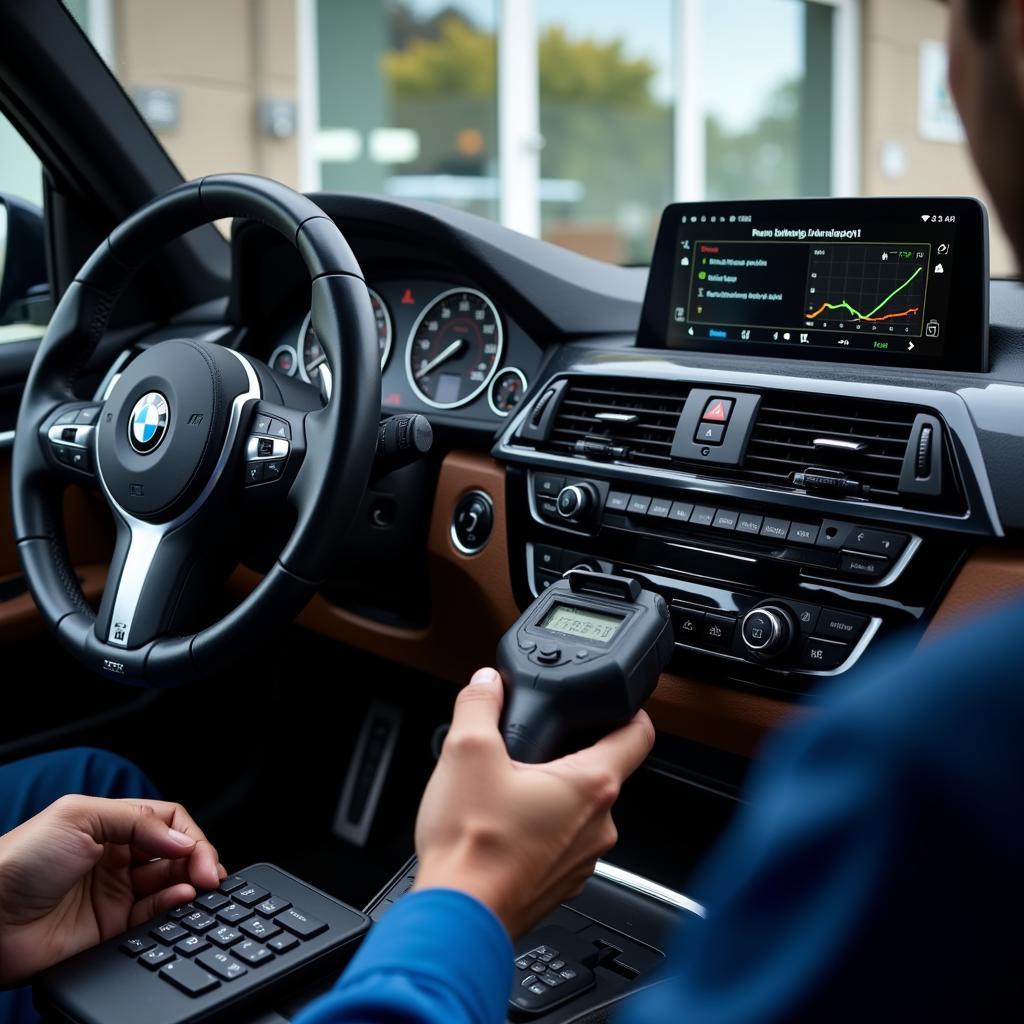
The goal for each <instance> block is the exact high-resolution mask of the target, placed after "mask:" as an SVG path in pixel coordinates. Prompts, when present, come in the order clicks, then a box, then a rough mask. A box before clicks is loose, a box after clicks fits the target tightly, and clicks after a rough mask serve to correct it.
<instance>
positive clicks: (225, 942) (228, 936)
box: [207, 924, 242, 948]
mask: <svg viewBox="0 0 1024 1024" xmlns="http://www.w3.org/2000/svg"><path fill="white" fill-rule="evenodd" d="M207 938H208V939H209V940H210V941H211V942H215V943H216V944H217V945H218V946H222V947H224V948H227V947H228V946H233V945H234V944H235V943H236V942H237V941H238V940H239V939H240V938H242V933H241V932H240V931H238V929H237V928H231V927H229V926H228V925H226V924H225V925H221V927H220V928H214V930H213V931H212V932H208V933H207Z"/></svg>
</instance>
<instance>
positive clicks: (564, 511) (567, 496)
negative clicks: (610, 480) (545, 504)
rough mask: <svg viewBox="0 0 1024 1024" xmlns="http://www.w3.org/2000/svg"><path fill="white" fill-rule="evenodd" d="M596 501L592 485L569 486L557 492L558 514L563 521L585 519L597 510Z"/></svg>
mask: <svg viewBox="0 0 1024 1024" xmlns="http://www.w3.org/2000/svg"><path fill="white" fill-rule="evenodd" d="M598 500H599V498H598V493H597V488H596V487H594V485H593V484H588V483H586V482H585V481H584V482H582V483H578V484H569V485H568V486H567V487H563V488H562V489H561V490H560V491H559V492H558V501H557V506H558V514H559V515H560V516H561V517H562V518H563V519H586V518H588V517H589V516H590V515H591V514H592V513H593V511H594V510H595V509H596V508H597V505H598Z"/></svg>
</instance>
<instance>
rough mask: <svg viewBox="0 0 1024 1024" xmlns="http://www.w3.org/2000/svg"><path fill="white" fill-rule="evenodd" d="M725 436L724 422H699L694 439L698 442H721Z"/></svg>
mask: <svg viewBox="0 0 1024 1024" xmlns="http://www.w3.org/2000/svg"><path fill="white" fill-rule="evenodd" d="M724 436H725V424H724V423H698V424H697V433H696V434H694V436H693V440H694V441H695V442H696V443H697V444H721V443H722V438H723V437H724Z"/></svg>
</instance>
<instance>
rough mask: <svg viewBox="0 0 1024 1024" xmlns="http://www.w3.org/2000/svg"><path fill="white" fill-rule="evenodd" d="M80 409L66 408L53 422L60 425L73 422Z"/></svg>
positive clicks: (76, 418)
mask: <svg viewBox="0 0 1024 1024" xmlns="http://www.w3.org/2000/svg"><path fill="white" fill-rule="evenodd" d="M80 412H81V409H67V410H65V411H64V412H62V413H61V414H60V415H59V416H58V417H57V418H56V419H55V420H54V421H53V422H54V425H55V426H62V425H63V424H65V423H75V422H76V421H77V420H78V414H79V413H80Z"/></svg>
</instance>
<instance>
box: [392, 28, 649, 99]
mask: <svg viewBox="0 0 1024 1024" xmlns="http://www.w3.org/2000/svg"><path fill="white" fill-rule="evenodd" d="M496 54H497V48H496V43H495V38H494V34H493V33H492V32H482V31H480V30H479V29H477V28H475V27H474V26H473V25H471V24H469V23H468V22H467V21H466V20H465V19H464V18H461V17H459V16H457V15H455V14H448V15H446V16H445V17H443V18H442V19H441V20H440V21H439V22H438V23H437V25H436V27H434V30H433V31H431V32H430V33H424V34H423V35H421V36H418V37H411V38H409V37H407V41H406V43H405V45H404V46H403V47H402V48H401V49H396V50H391V51H390V52H388V53H386V54H384V56H383V58H382V61H383V69H384V74H385V76H386V77H387V79H388V80H389V81H390V83H391V87H392V90H393V95H394V96H396V97H420V98H422V97H428V96H493V95H494V93H495V83H496ZM537 58H538V64H539V77H540V93H541V96H542V97H543V98H544V99H545V100H563V101H569V102H574V101H584V102H600V103H605V104H608V105H609V106H614V107H629V108H646V109H650V108H652V107H654V106H656V101H655V100H654V98H653V97H652V95H651V82H652V80H653V78H654V75H655V73H656V69H655V67H654V65H653V64H652V63H651V62H650V61H649V60H648V59H647V58H645V57H638V58H630V57H628V56H627V55H626V54H625V52H624V50H623V42H622V40H620V39H613V40H611V41H609V42H599V41H597V40H594V39H574V38H571V37H570V36H569V35H568V34H567V33H566V31H565V29H564V28H563V27H562V26H560V25H553V26H551V27H549V28H547V29H546V30H545V31H544V32H543V34H542V35H541V37H540V41H539V45H538V54H537Z"/></svg>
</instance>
